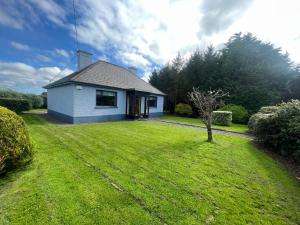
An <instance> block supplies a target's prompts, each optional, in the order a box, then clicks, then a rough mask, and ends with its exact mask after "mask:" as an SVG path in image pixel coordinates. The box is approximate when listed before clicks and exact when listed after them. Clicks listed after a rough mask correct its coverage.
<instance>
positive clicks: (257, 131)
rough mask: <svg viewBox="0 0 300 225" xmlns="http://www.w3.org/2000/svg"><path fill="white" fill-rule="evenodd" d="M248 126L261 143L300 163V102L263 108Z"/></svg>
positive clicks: (295, 101) (293, 101)
mask: <svg viewBox="0 0 300 225" xmlns="http://www.w3.org/2000/svg"><path fill="white" fill-rule="evenodd" d="M262 112H267V113H262ZM248 126H249V129H250V131H251V132H252V133H253V134H254V135H255V136H256V139H257V140H258V141H259V142H261V143H263V144H264V145H266V146H268V147H269V148H270V149H272V150H273V151H275V152H278V153H280V154H281V155H284V156H287V157H291V158H293V159H295V160H297V161H299V162H300V101H299V100H292V101H290V102H287V103H281V104H280V105H278V106H276V107H269V108H266V107H263V108H262V109H261V110H260V111H259V112H258V113H256V114H254V115H253V116H251V118H250V120H249V124H248Z"/></svg>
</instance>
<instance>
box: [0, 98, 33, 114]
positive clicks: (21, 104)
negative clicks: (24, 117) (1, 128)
mask: <svg viewBox="0 0 300 225" xmlns="http://www.w3.org/2000/svg"><path fill="white" fill-rule="evenodd" d="M0 106H3V107H6V108H8V109H10V110H12V111H14V112H16V113H20V112H22V111H27V110H30V108H31V107H30V103H29V101H28V100H25V99H14V98H0Z"/></svg>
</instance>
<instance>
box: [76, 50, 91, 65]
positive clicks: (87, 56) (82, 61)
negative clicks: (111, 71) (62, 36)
mask: <svg viewBox="0 0 300 225" xmlns="http://www.w3.org/2000/svg"><path fill="white" fill-rule="evenodd" d="M92 55H93V54H91V53H89V52H85V51H82V50H77V69H78V70H81V69H83V68H85V67H87V66H89V65H91V64H92Z"/></svg>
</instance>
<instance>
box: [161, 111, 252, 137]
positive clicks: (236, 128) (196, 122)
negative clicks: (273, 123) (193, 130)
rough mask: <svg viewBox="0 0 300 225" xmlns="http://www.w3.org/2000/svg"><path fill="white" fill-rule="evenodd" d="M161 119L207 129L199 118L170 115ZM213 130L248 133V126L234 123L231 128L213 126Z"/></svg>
mask: <svg viewBox="0 0 300 225" xmlns="http://www.w3.org/2000/svg"><path fill="white" fill-rule="evenodd" d="M159 119H160V120H161V121H166V122H173V123H179V124H184V125H193V126H199V127H205V125H204V123H203V122H202V121H201V120H200V119H198V118H189V117H178V116H172V115H168V116H164V117H161V118H159ZM213 128H214V129H219V130H226V131H233V132H238V133H248V127H247V125H244V124H236V123H233V124H232V125H231V126H218V125H213Z"/></svg>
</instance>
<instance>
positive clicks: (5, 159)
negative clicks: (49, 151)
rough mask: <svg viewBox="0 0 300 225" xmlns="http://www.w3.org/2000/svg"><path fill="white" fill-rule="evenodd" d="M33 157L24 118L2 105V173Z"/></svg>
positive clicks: (0, 110)
mask: <svg viewBox="0 0 300 225" xmlns="http://www.w3.org/2000/svg"><path fill="white" fill-rule="evenodd" d="M31 159H32V145H31V143H30V140H29V135H28V131H27V129H26V126H25V122H24V120H23V119H22V118H21V117H20V116H18V115H17V114H16V113H14V112H12V111H10V110H9V109H7V108H4V107H1V106H0V174H3V173H6V172H8V171H9V170H12V169H14V168H16V167H18V166H21V165H24V164H25V163H27V162H29V161H30V160H31Z"/></svg>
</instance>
